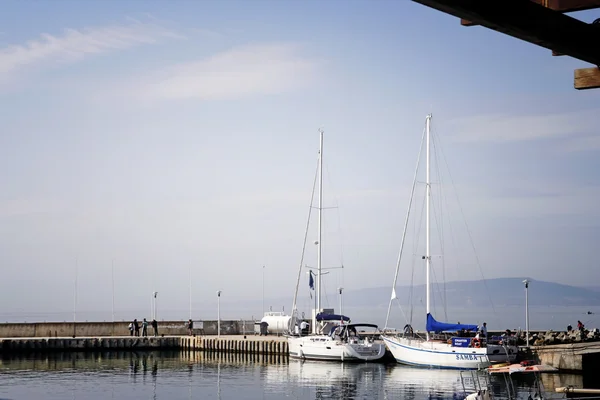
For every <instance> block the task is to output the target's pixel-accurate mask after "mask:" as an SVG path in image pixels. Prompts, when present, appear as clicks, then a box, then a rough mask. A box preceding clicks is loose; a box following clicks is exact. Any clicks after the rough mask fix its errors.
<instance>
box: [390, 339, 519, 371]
mask: <svg viewBox="0 0 600 400" xmlns="http://www.w3.org/2000/svg"><path fill="white" fill-rule="evenodd" d="M382 338H383V340H384V342H385V344H386V346H387V348H388V349H389V350H390V352H391V353H392V355H393V356H394V358H395V359H396V361H397V362H399V363H401V364H407V365H415V366H421V367H430V368H452V369H482V368H487V367H489V366H490V365H491V364H492V362H496V361H507V360H510V358H511V357H512V359H513V360H514V359H515V358H516V352H514V355H510V354H509V355H508V356H507V354H506V351H505V350H504V348H503V347H502V346H493V347H492V346H490V347H481V348H473V347H453V346H451V345H450V344H448V343H446V342H442V341H436V340H430V341H427V340H423V339H419V338H404V337H394V336H382ZM494 352H496V353H495V354H493V353H494Z"/></svg>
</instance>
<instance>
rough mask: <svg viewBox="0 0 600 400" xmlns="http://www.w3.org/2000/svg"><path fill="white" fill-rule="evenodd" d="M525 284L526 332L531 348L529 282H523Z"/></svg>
mask: <svg viewBox="0 0 600 400" xmlns="http://www.w3.org/2000/svg"><path fill="white" fill-rule="evenodd" d="M523 283H524V284H525V330H526V332H527V333H526V335H527V347H529V280H527V279H525V280H524V281H523Z"/></svg>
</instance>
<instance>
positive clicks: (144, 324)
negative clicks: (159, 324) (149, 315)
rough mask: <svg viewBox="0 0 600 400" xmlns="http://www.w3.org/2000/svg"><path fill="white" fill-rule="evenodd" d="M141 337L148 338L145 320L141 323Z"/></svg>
mask: <svg viewBox="0 0 600 400" xmlns="http://www.w3.org/2000/svg"><path fill="white" fill-rule="evenodd" d="M142 336H144V337H146V336H148V321H146V318H144V320H143V321H142Z"/></svg>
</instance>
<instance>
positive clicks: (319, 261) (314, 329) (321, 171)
mask: <svg viewBox="0 0 600 400" xmlns="http://www.w3.org/2000/svg"><path fill="white" fill-rule="evenodd" d="M319 134H320V135H319V222H318V226H319V228H318V229H319V232H318V234H317V288H316V289H317V309H316V310H315V315H314V318H313V321H312V322H313V333H316V331H317V314H318V313H319V312H320V310H321V254H322V253H321V240H322V236H323V235H322V232H323V230H322V222H323V218H322V214H323V129H319Z"/></svg>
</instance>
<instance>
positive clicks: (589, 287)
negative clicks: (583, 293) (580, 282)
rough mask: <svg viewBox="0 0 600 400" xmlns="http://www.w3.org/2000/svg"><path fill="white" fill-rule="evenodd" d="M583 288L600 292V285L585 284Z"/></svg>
mask: <svg viewBox="0 0 600 400" xmlns="http://www.w3.org/2000/svg"><path fill="white" fill-rule="evenodd" d="M583 288H584V289H587V290H591V291H592V292H600V286H583Z"/></svg>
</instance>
